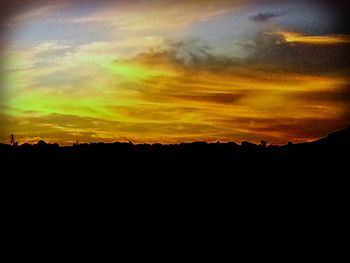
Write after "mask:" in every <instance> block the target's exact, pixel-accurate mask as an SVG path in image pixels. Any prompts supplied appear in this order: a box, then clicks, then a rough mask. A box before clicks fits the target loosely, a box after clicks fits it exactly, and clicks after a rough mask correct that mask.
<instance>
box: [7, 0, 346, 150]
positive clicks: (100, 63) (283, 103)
mask: <svg viewBox="0 0 350 263" xmlns="http://www.w3.org/2000/svg"><path fill="white" fill-rule="evenodd" d="M0 2H1V5H0V7H1V11H0V12H1V14H0V15H2V18H1V19H0V24H1V25H0V34H1V36H0V78H1V82H0V85H1V88H0V124H1V128H0V142H6V143H8V142H9V137H10V134H12V133H14V134H15V135H16V138H17V140H18V141H19V142H20V143H24V142H37V141H38V140H40V139H42V140H45V141H47V142H58V143H60V144H62V145H70V144H72V143H73V142H75V141H76V140H79V141H80V142H96V141H104V142H112V141H133V142H135V143H143V142H147V143H154V142H160V143H178V142H191V141H198V140H201V141H218V140H220V141H222V142H225V141H236V142H240V141H243V140H248V141H252V142H259V141H260V140H262V139H264V140H267V141H268V142H269V143H274V144H284V143H287V142H288V141H293V142H303V141H310V140H314V139H317V138H319V137H322V136H325V135H326V134H327V133H329V132H330V131H332V130H335V129H340V128H343V127H346V126H348V125H349V124H350V80H349V76H350V75H349V65H350V64H349V52H348V50H349V47H350V34H349V32H348V31H347V29H346V28H345V18H344V17H345V16H346V15H347V14H343V13H342V12H341V9H342V8H341V6H340V8H339V6H336V5H337V4H336V2H337V1H249V0H237V1H228V0H215V1H209V0H203V1H201V0H198V1H194V0H193V1H179V0H162V1H160V0H159V1H156V0H154V1H151V0H150V1H108V0H100V1H92V0H87V1H82V0H78V1H72V0H56V1H44V0H36V1H35V0H33V1H31V0H28V1H16V0H15V1H12V2H11V1H2V0H0ZM8 2H10V3H8ZM326 2H327V3H328V2H330V3H331V4H325V3H326ZM332 3H333V4H332ZM343 16H344V17H343Z"/></svg>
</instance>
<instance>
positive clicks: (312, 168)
mask: <svg viewBox="0 0 350 263" xmlns="http://www.w3.org/2000/svg"><path fill="white" fill-rule="evenodd" d="M349 156H350V127H349V128H347V129H344V130H340V131H337V132H334V133H331V134H330V135H328V136H327V137H326V138H322V139H320V140H317V141H315V142H311V143H303V144H288V145H284V146H272V145H271V146H267V147H266V146H265V145H256V144H252V143H249V142H243V143H242V144H240V145H239V144H236V143H211V144H208V143H205V142H194V143H190V144H178V145H161V144H154V145H148V144H142V145H134V144H131V143H112V144H104V143H91V144H81V145H76V146H70V147H59V146H58V145H57V144H46V143H44V142H40V143H38V144H36V145H29V144H24V145H20V146H10V145H4V144H0V160H1V163H2V167H5V168H10V169H9V170H10V171H16V170H28V171H29V170H34V171H35V170H36V171H40V170H43V169H45V171H46V172H47V173H54V172H57V171H60V172H62V171H65V172H69V171H74V172H92V171H94V172H101V171H109V173H111V174H125V173H129V172H135V171H140V172H145V173H146V172H162V173H164V174H168V173H172V172H176V173H179V172H180V173H184V172H194V173H204V172H209V173H214V174H215V173H217V172H220V173H225V174H233V173H235V172H238V171H239V172H251V171H254V172H257V173H260V174H269V173H270V172H277V173H280V174H284V173H289V172H294V173H301V172H308V173H313V172H320V171H321V172H327V173H333V174H334V173H338V174H339V173H342V172H343V171H345V170H344V169H346V168H347V166H348V162H349ZM344 173H345V174H346V172H344Z"/></svg>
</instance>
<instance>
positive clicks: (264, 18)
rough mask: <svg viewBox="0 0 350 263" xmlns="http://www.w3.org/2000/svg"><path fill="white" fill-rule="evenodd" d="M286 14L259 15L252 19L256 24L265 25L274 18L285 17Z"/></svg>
mask: <svg viewBox="0 0 350 263" xmlns="http://www.w3.org/2000/svg"><path fill="white" fill-rule="evenodd" d="M283 15H284V13H282V14H277V13H259V14H256V15H254V16H251V17H250V19H251V20H252V21H254V22H259V23H261V22H262V23H265V22H268V21H269V20H270V19H272V18H276V17H279V16H283Z"/></svg>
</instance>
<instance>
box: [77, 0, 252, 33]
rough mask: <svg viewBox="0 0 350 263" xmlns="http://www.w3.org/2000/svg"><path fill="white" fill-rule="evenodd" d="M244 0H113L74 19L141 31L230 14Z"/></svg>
mask: <svg viewBox="0 0 350 263" xmlns="http://www.w3.org/2000/svg"><path fill="white" fill-rule="evenodd" d="M246 2H247V1H242V0H236V1H228V0H221V1H217V2H216V3H215V5H213V4H212V2H211V1H208V0H204V1H200V2H196V1H177V0H176V1H152V2H130V3H129V4H126V5H122V4H118V2H117V3H116V6H115V7H114V8H108V9H106V10H103V11H101V12H98V13H95V14H92V15H88V16H82V17H80V18H77V19H74V22H76V23H87V24H89V23H97V24H104V25H109V26H112V27H115V28H117V29H119V30H122V31H128V32H129V33H130V32H145V31H151V32H154V31H162V30H171V29H178V28H186V27H188V26H190V25H192V24H194V23H197V22H204V21H208V20H212V19H215V18H217V17H220V16H223V15H228V14H232V13H233V12H234V11H236V10H237V9H238V8H240V7H241V6H242V5H243V4H246Z"/></svg>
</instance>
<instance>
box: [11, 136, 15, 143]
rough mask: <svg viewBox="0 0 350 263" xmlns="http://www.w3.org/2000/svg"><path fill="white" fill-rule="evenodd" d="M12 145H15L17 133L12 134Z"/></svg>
mask: <svg viewBox="0 0 350 263" xmlns="http://www.w3.org/2000/svg"><path fill="white" fill-rule="evenodd" d="M11 145H15V135H14V134H11Z"/></svg>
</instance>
